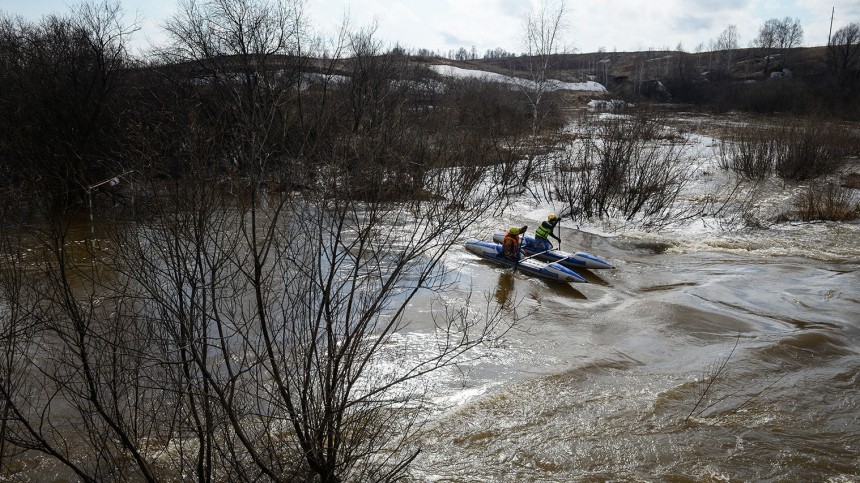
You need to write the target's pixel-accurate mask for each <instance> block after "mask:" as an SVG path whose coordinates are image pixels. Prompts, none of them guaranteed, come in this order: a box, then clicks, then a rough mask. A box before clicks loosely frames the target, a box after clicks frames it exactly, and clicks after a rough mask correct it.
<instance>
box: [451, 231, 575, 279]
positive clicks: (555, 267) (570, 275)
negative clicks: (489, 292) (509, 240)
mask: <svg viewBox="0 0 860 483" xmlns="http://www.w3.org/2000/svg"><path fill="white" fill-rule="evenodd" d="M465 246H466V249H467V250H469V251H470V252H472V253H474V254H475V255H478V256H480V257H481V258H485V259H487V260H492V261H494V262H496V263H498V264H500V265H506V266H509V267H516V270H520V271H522V272H523V273H527V274H529V275H534V276H535V277H540V278H543V279H545V280H554V281H558V282H577V283H586V282H587V281H586V280H585V279H584V278H583V277H582V276H581V275H579V274H578V273H576V272H574V271H573V270H571V269H569V268H567V267H565V266H564V265H561V264H559V263H554V262H543V261H539V260H536V259H535V258H523V259H522V260H520V261H519V262H514V261H513V260H510V259H508V258H506V257H505V256H504V255H502V245H500V244H498V243H494V242H485V241H478V240H469V241H467V242H466V244H465ZM523 253H525V251H524V252H523Z"/></svg>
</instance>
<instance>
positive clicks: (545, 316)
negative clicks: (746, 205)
mask: <svg viewBox="0 0 860 483" xmlns="http://www.w3.org/2000/svg"><path fill="white" fill-rule="evenodd" d="M854 235H855V236H856V235H857V232H856V231H855V233H854ZM562 237H563V238H562V239H563V240H564V241H565V243H570V244H571V245H572V246H580V247H584V248H586V249H587V250H588V251H591V252H592V253H596V254H598V253H599V254H600V255H602V256H604V257H605V258H607V259H609V260H611V261H612V262H613V263H615V264H616V267H617V268H616V269H615V270H611V271H600V272H599V273H596V272H597V271H593V272H592V274H591V275H592V276H593V277H595V278H593V279H592V280H593V281H596V282H598V283H590V284H587V285H585V284H578V285H577V286H576V289H573V288H572V287H571V288H568V287H558V286H555V285H556V284H552V283H546V282H542V281H539V280H535V279H531V278H528V277H526V276H521V275H519V274H516V275H512V274H510V273H507V272H509V271H510V270H506V269H502V268H498V267H496V266H492V265H488V264H485V262H482V261H477V260H476V261H473V262H472V263H470V264H469V265H467V268H466V269H465V272H464V274H463V276H464V278H468V279H469V281H470V284H471V285H472V287H473V288H474V290H476V291H482V290H485V291H489V292H492V293H495V294H499V296H501V297H507V298H511V299H521V300H522V302H521V304H520V306H519V307H518V309H517V310H532V311H533V314H532V315H531V316H530V317H528V318H527V319H526V320H524V321H521V322H520V323H519V324H520V325H519V327H518V330H514V331H511V332H510V333H509V334H508V335H507V340H506V343H505V345H504V350H502V351H500V352H502V353H499V354H495V355H493V356H492V357H488V358H487V359H486V360H483V361H482V362H481V363H479V364H476V367H471V368H468V369H466V370H465V373H466V374H467V375H466V376H462V377H461V378H459V379H457V378H456V377H453V378H452V388H453V384H454V383H455V382H453V381H459V382H461V383H462V384H463V387H462V388H461V389H460V390H459V391H460V392H459V394H460V396H461V397H457V394H458V392H456V391H454V390H453V389H452V393H451V394H449V397H448V398H447V399H444V398H443V399H441V400H440V403H441V404H443V405H444V406H445V409H444V410H441V411H440V412H439V414H438V415H437V416H436V417H435V418H434V419H433V420H432V422H431V423H430V424H429V425H428V427H427V430H426V433H425V436H424V438H425V440H424V442H425V450H424V453H423V455H422V457H421V458H419V460H418V461H417V462H416V469H415V476H416V478H417V479H421V480H431V481H450V480H453V481H571V480H576V481H583V480H586V481H588V480H591V481H605V480H615V481H617V480H636V481H642V480H675V481H753V480H759V481H760V480H771V481H856V479H857V478H860V457H858V454H860V451H858V449H860V448H858V446H860V378H858V374H860V315H858V314H860V296H858V293H857V287H860V270H858V269H860V265H859V264H858V263H857V258H856V255H855V258H854V259H853V260H847V259H846V260H832V261H822V260H816V259H812V258H803V257H798V256H774V255H762V254H761V253H759V252H758V251H757V250H746V249H742V250H734V252H733V253H727V249H726V248H725V247H722V248H721V250H720V251H708V250H702V249H696V250H691V251H687V250H686V249H684V248H683V247H675V248H670V249H667V248H666V246H667V245H670V244H669V243H668V242H667V243H666V244H663V243H656V242H655V241H654V240H653V237H649V239H648V240H647V241H646V240H642V239H636V238H628V237H623V236H621V237H617V238H604V237H598V236H593V235H589V234H587V233H581V232H575V231H564V230H563V234H562ZM766 238H767V237H766V236H764V235H763V236H762V237H761V239H762V241H764V240H765V239H766ZM855 240H857V239H856V238H855ZM855 243H856V241H855ZM855 247H856V245H855ZM858 254H860V253H858ZM457 256H462V257H463V258H467V257H470V255H469V254H468V253H463V254H462V255H459V254H458V255H457ZM726 361H727V362H726ZM724 362H725V366H724V369H723V370H722V371H721V372H720V373H719V374H718V376H717V377H716V379H714V380H713V384H712V385H711V386H710V387H709V388H708V389H707V391H706V392H705V394H704V397H701V396H702V391H703V389H704V387H705V386H704V385H703V384H704V382H703V381H708V380H710V379H711V378H713V376H715V375H716V374H715V373H716V371H717V369H718V368H719V367H720V366H721V365H722V364H723V363H724ZM454 376H456V375H454ZM700 399H702V401H701V402H700V403H699V404H698V405H697V403H698V402H699V400H700ZM446 403H447V404H446Z"/></svg>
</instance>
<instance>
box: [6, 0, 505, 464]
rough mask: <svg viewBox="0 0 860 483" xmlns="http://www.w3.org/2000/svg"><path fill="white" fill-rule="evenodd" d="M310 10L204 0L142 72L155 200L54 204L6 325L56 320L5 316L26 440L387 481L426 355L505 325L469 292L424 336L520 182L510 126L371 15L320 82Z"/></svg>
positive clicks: (79, 451)
mask: <svg viewBox="0 0 860 483" xmlns="http://www.w3.org/2000/svg"><path fill="white" fill-rule="evenodd" d="M299 7H300V4H299V3H298V2H295V3H292V2H291V3H285V4H282V3H278V2H256V1H244V0H237V1H229V0H213V1H210V2H204V3H196V2H193V1H192V2H186V3H184V4H183V6H182V8H181V10H180V13H179V14H178V16H177V17H176V18H175V19H174V20H173V21H172V22H171V23H170V25H169V29H170V32H171V33H172V35H173V38H174V41H175V42H174V45H173V46H172V47H171V48H170V49H169V50H168V51H166V52H164V54H165V56H166V57H165V58H166V59H169V60H170V62H169V63H165V64H163V65H158V66H154V67H153V68H152V69H150V70H147V71H146V72H143V73H141V74H140V75H141V76H144V75H146V74H150V75H151V76H152V77H153V78H154V80H152V79H146V80H145V81H141V82H142V84H143V88H142V89H141V91H142V93H141V94H139V95H141V96H146V97H145V100H146V102H143V103H141V106H144V109H145V112H144V113H143V114H141V115H140V117H139V118H137V119H135V120H134V122H133V127H134V129H135V131H134V133H133V134H134V135H133V136H132V138H133V142H131V143H129V146H128V149H129V152H128V162H132V160H134V161H135V162H136V163H137V164H135V165H134V167H135V168H136V169H135V171H134V174H133V177H134V178H135V179H134V181H135V185H136V186H138V189H139V192H138V193H136V197H135V200H134V203H132V204H131V205H130V206H129V207H128V209H127V210H128V211H123V212H115V211H113V209H112V208H113V207H104V208H102V209H101V210H100V211H99V212H98V213H96V215H97V216H96V217H95V219H96V220H97V224H98V225H97V228H98V232H97V233H98V235H97V237H93V236H92V232H90V231H89V230H84V231H83V234H81V232H80V231H78V230H80V226H78V225H75V224H73V223H70V222H69V220H68V219H64V218H57V219H55V220H54V222H53V223H50V224H48V225H41V224H38V225H36V228H38V230H36V231H35V233H34V236H33V238H32V240H36V241H37V242H40V243H41V244H40V245H38V246H40V247H42V249H41V250H40V251H39V254H40V255H39V258H38V259H37V262H38V263H36V264H35V266H36V267H38V268H39V270H32V271H31V272H30V273H29V274H28V277H26V279H25V280H23V281H19V280H18V279H16V278H14V277H13V275H15V274H16V273H17V272H9V273H7V272H5V271H4V272H2V275H3V276H4V277H3V280H4V283H6V285H3V286H4V287H11V288H18V289H19V291H14V290H6V291H3V292H2V293H3V294H4V299H3V300H2V302H3V304H0V306H8V307H15V308H16V310H18V311H17V312H10V317H9V320H10V321H11V322H10V323H9V327H13V328H14V327H21V326H22V324H29V327H32V328H33V329H34V330H35V333H36V337H34V338H33V339H32V341H31V340H29V339H28V340H23V341H22V339H20V338H15V337H13V336H12V335H7V334H18V333H19V332H15V330H13V329H9V330H6V326H5V325H4V332H3V339H2V343H3V344H4V345H6V344H14V345H15V346H16V347H19V348H20V351H19V352H17V353H16V354H17V356H16V357H18V358H17V359H7V363H6V365H5V366H4V374H3V377H2V379H0V396H2V397H0V400H2V401H3V403H2V406H0V409H2V410H3V411H4V412H5V413H6V414H8V415H11V416H10V417H9V418H8V419H6V420H4V421H7V422H8V423H9V424H8V425H7V426H6V427H4V428H3V433H2V434H3V438H4V439H3V441H5V442H6V443H7V446H6V447H5V448H4V450H6V451H7V453H6V454H10V453H9V451H26V450H30V451H38V452H41V453H42V454H45V455H47V457H49V458H52V459H55V460H56V461H58V462H59V463H60V464H61V465H64V466H65V467H66V468H68V469H69V471H70V472H71V473H73V475H70V477H76V478H79V479H81V480H84V481H103V480H119V479H129V480H137V479H140V480H147V481H155V480H159V479H175V478H192V479H195V480H198V481H246V480H261V479H263V480H273V481H282V480H306V479H309V478H316V479H319V480H320V481H342V480H353V481H365V480H390V479H394V478H396V477H397V476H398V475H400V474H402V473H403V471H404V469H405V468H406V466H407V465H408V464H409V463H410V462H411V461H412V460H413V459H414V458H415V457H416V455H417V454H418V451H419V450H420V448H418V447H416V446H415V445H414V443H413V440H412V439H411V436H412V435H413V434H414V432H415V430H416V428H417V427H418V426H419V425H420V424H421V422H422V421H423V419H422V418H423V414H424V413H423V412H422V409H423V405H424V404H425V403H426V402H427V400H426V399H425V394H426V385H425V383H424V380H425V379H424V378H425V377H426V375H427V374H429V373H431V372H433V371H438V370H443V369H445V368H447V367H450V366H451V365H453V364H456V363H460V362H463V361H464V360H467V359H468V358H469V357H470V355H469V351H470V349H472V348H475V347H476V346H478V345H481V344H484V343H486V342H488V341H492V340H493V339H494V338H495V337H497V336H499V335H502V334H503V333H504V331H505V330H506V328H507V326H506V324H504V323H503V322H502V320H503V319H502V318H501V317H500V312H499V308H498V307H496V306H495V304H493V303H492V302H491V301H490V300H487V301H484V300H471V299H467V300H460V301H458V303H457V304H456V305H453V304H451V305H449V304H445V303H441V304H438V305H436V307H437V309H435V310H433V311H432V314H431V320H427V321H424V323H425V324H426V325H425V326H424V327H423V332H422V333H423V334H424V335H423V336H422V338H420V340H419V341H418V342H410V339H409V338H408V337H405V336H403V332H404V329H405V328H406V327H408V326H409V325H410V324H411V323H413V322H415V315H414V314H412V313H410V311H409V307H410V304H411V303H413V302H415V301H417V300H419V299H422V300H440V301H442V297H444V296H445V294H446V293H447V289H448V288H450V287H451V285H452V284H453V283H455V282H456V267H454V266H450V265H449V261H448V260H447V259H446V254H447V253H448V252H449V251H450V250H451V248H452V247H453V246H455V245H456V244H457V243H459V241H460V240H461V238H462V237H463V236H465V235H466V234H468V233H469V232H470V230H471V228H470V227H471V226H472V225H473V224H474V223H476V222H477V221H478V220H480V219H482V218H483V217H484V216H485V215H486V214H487V213H490V212H492V211H494V210H496V209H498V208H499V206H501V203H503V202H504V196H505V190H504V187H506V186H509V185H510V183H511V181H510V173H511V171H510V170H508V169H507V168H506V166H509V165H510V161H511V160H512V159H513V153H512V152H511V150H510V149H509V148H508V147H507V146H508V140H509V138H505V137H504V136H509V135H510V136H513V134H512V133H511V130H512V128H511V127H510V126H506V128H507V129H508V130H509V131H507V132H503V131H502V130H501V129H499V130H496V129H488V128H486V127H485V128H484V129H478V127H479V126H480V125H481V124H482V123H480V122H478V121H476V120H474V119H472V118H471V116H472V114H471V113H470V112H467V111H460V110H458V109H457V106H456V104H454V103H448V102H446V100H445V99H444V98H441V97H434V96H441V94H439V93H438V89H436V88H435V87H433V88H431V87H428V86H427V85H426V84H425V83H423V82H421V79H420V78H418V77H409V76H413V75H417V74H418V73H420V72H419V71H420V69H414V70H413V69H412V67H411V66H409V65H408V64H403V63H401V62H405V59H394V58H393V57H392V58H385V57H383V58H379V56H378V54H380V52H378V51H377V50H376V47H377V46H378V43H377V42H375V41H374V39H373V38H372V35H368V34H367V32H365V33H362V32H357V33H355V32H353V33H351V34H352V35H350V33H345V34H344V35H343V36H342V41H343V45H344V46H346V45H349V49H350V51H351V53H352V54H353V55H354V56H353V58H350V59H341V58H338V56H335V58H332V59H330V65H329V70H328V71H326V72H332V71H333V70H334V68H335V66H336V67H338V68H340V69H342V70H341V72H346V73H350V74H351V75H349V77H350V78H351V79H350V80H349V81H345V80H340V81H332V80H330V77H329V76H325V75H321V76H320V78H321V79H322V80H319V81H316V82H312V81H311V80H308V79H309V77H306V76H304V75H303V74H304V73H305V72H304V69H305V67H307V64H305V63H304V62H305V61H306V59H305V58H304V55H303V54H304V53H305V50H304V49H306V48H307V47H306V46H307V44H306V43H305V37H304V33H303V20H302V18H303V17H302V15H301V9H300V8H299ZM344 48H346V47H344ZM336 50H337V49H336ZM391 55H392V56H396V53H392V54H391ZM401 57H402V56H401ZM356 76H357V77H356ZM310 79H313V78H310ZM450 92H451V93H452V94H447V93H446V94H445V95H456V94H457V93H458V92H459V91H458V90H457V89H452V90H451V91H450ZM473 93H477V94H479V95H480V94H481V92H480V91H473ZM476 102H477V100H476ZM352 107H360V111H361V112H360V115H359V116H358V117H356V116H355V115H354V113H353V109H352ZM436 107H438V109H437V108H436ZM484 107H488V106H484ZM500 160H504V161H508V163H501V164H499V161H500ZM497 164H498V166H496V165H497ZM346 166H353V169H346V168H345V167H346ZM357 173H361V176H357V175H356V174H357ZM305 176H306V178H305V179H304V181H303V182H302V184H301V186H298V185H297V184H296V183H294V182H293V181H294V179H295V178H296V177H305ZM404 180H408V183H407V182H406V181H404ZM368 183H369V184H370V185H371V186H372V187H374V188H375V189H371V190H369V189H367V184H368ZM407 185H408V186H407ZM488 187H489V188H488ZM120 214H122V215H123V219H122V220H119V219H115V218H114V216H116V215H120ZM43 226H47V227H48V228H49V229H43ZM96 238H97V239H98V242H99V243H98V244H97V243H96ZM81 241H83V242H84V243H78V242H81ZM8 250H9V252H10V253H25V252H26V250H25V249H24V247H22V246H21V245H20V244H10V247H9V248H8ZM31 263H33V262H31ZM36 294H39V296H37V295H36ZM422 303H427V304H428V305H430V302H422ZM4 304H5V305H4ZM15 314H20V315H15ZM4 322H5V320H4ZM12 322H14V323H12ZM416 329H418V328H416ZM27 333H28V334H29V333H32V331H30V332H27ZM404 339H405V342H403V340H404ZM7 368H8V369H7ZM37 375H38V376H42V377H36V376H37Z"/></svg>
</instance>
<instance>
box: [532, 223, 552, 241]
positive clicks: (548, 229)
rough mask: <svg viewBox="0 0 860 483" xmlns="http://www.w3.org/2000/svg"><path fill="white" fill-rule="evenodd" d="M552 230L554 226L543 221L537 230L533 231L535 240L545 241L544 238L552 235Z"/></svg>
mask: <svg viewBox="0 0 860 483" xmlns="http://www.w3.org/2000/svg"><path fill="white" fill-rule="evenodd" d="M553 229H555V225H553V224H552V223H550V222H548V221H544V222H543V223H541V224H540V226H539V227H537V229H535V238H543V239H546V237H548V236H549V234H550V233H552V230H553Z"/></svg>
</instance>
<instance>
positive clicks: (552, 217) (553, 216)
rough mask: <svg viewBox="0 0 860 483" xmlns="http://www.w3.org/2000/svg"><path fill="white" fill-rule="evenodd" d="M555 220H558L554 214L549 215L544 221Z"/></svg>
mask: <svg viewBox="0 0 860 483" xmlns="http://www.w3.org/2000/svg"><path fill="white" fill-rule="evenodd" d="M557 219H558V215H556V214H555V213H550V214H549V216H547V217H546V221H553V220H557Z"/></svg>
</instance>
